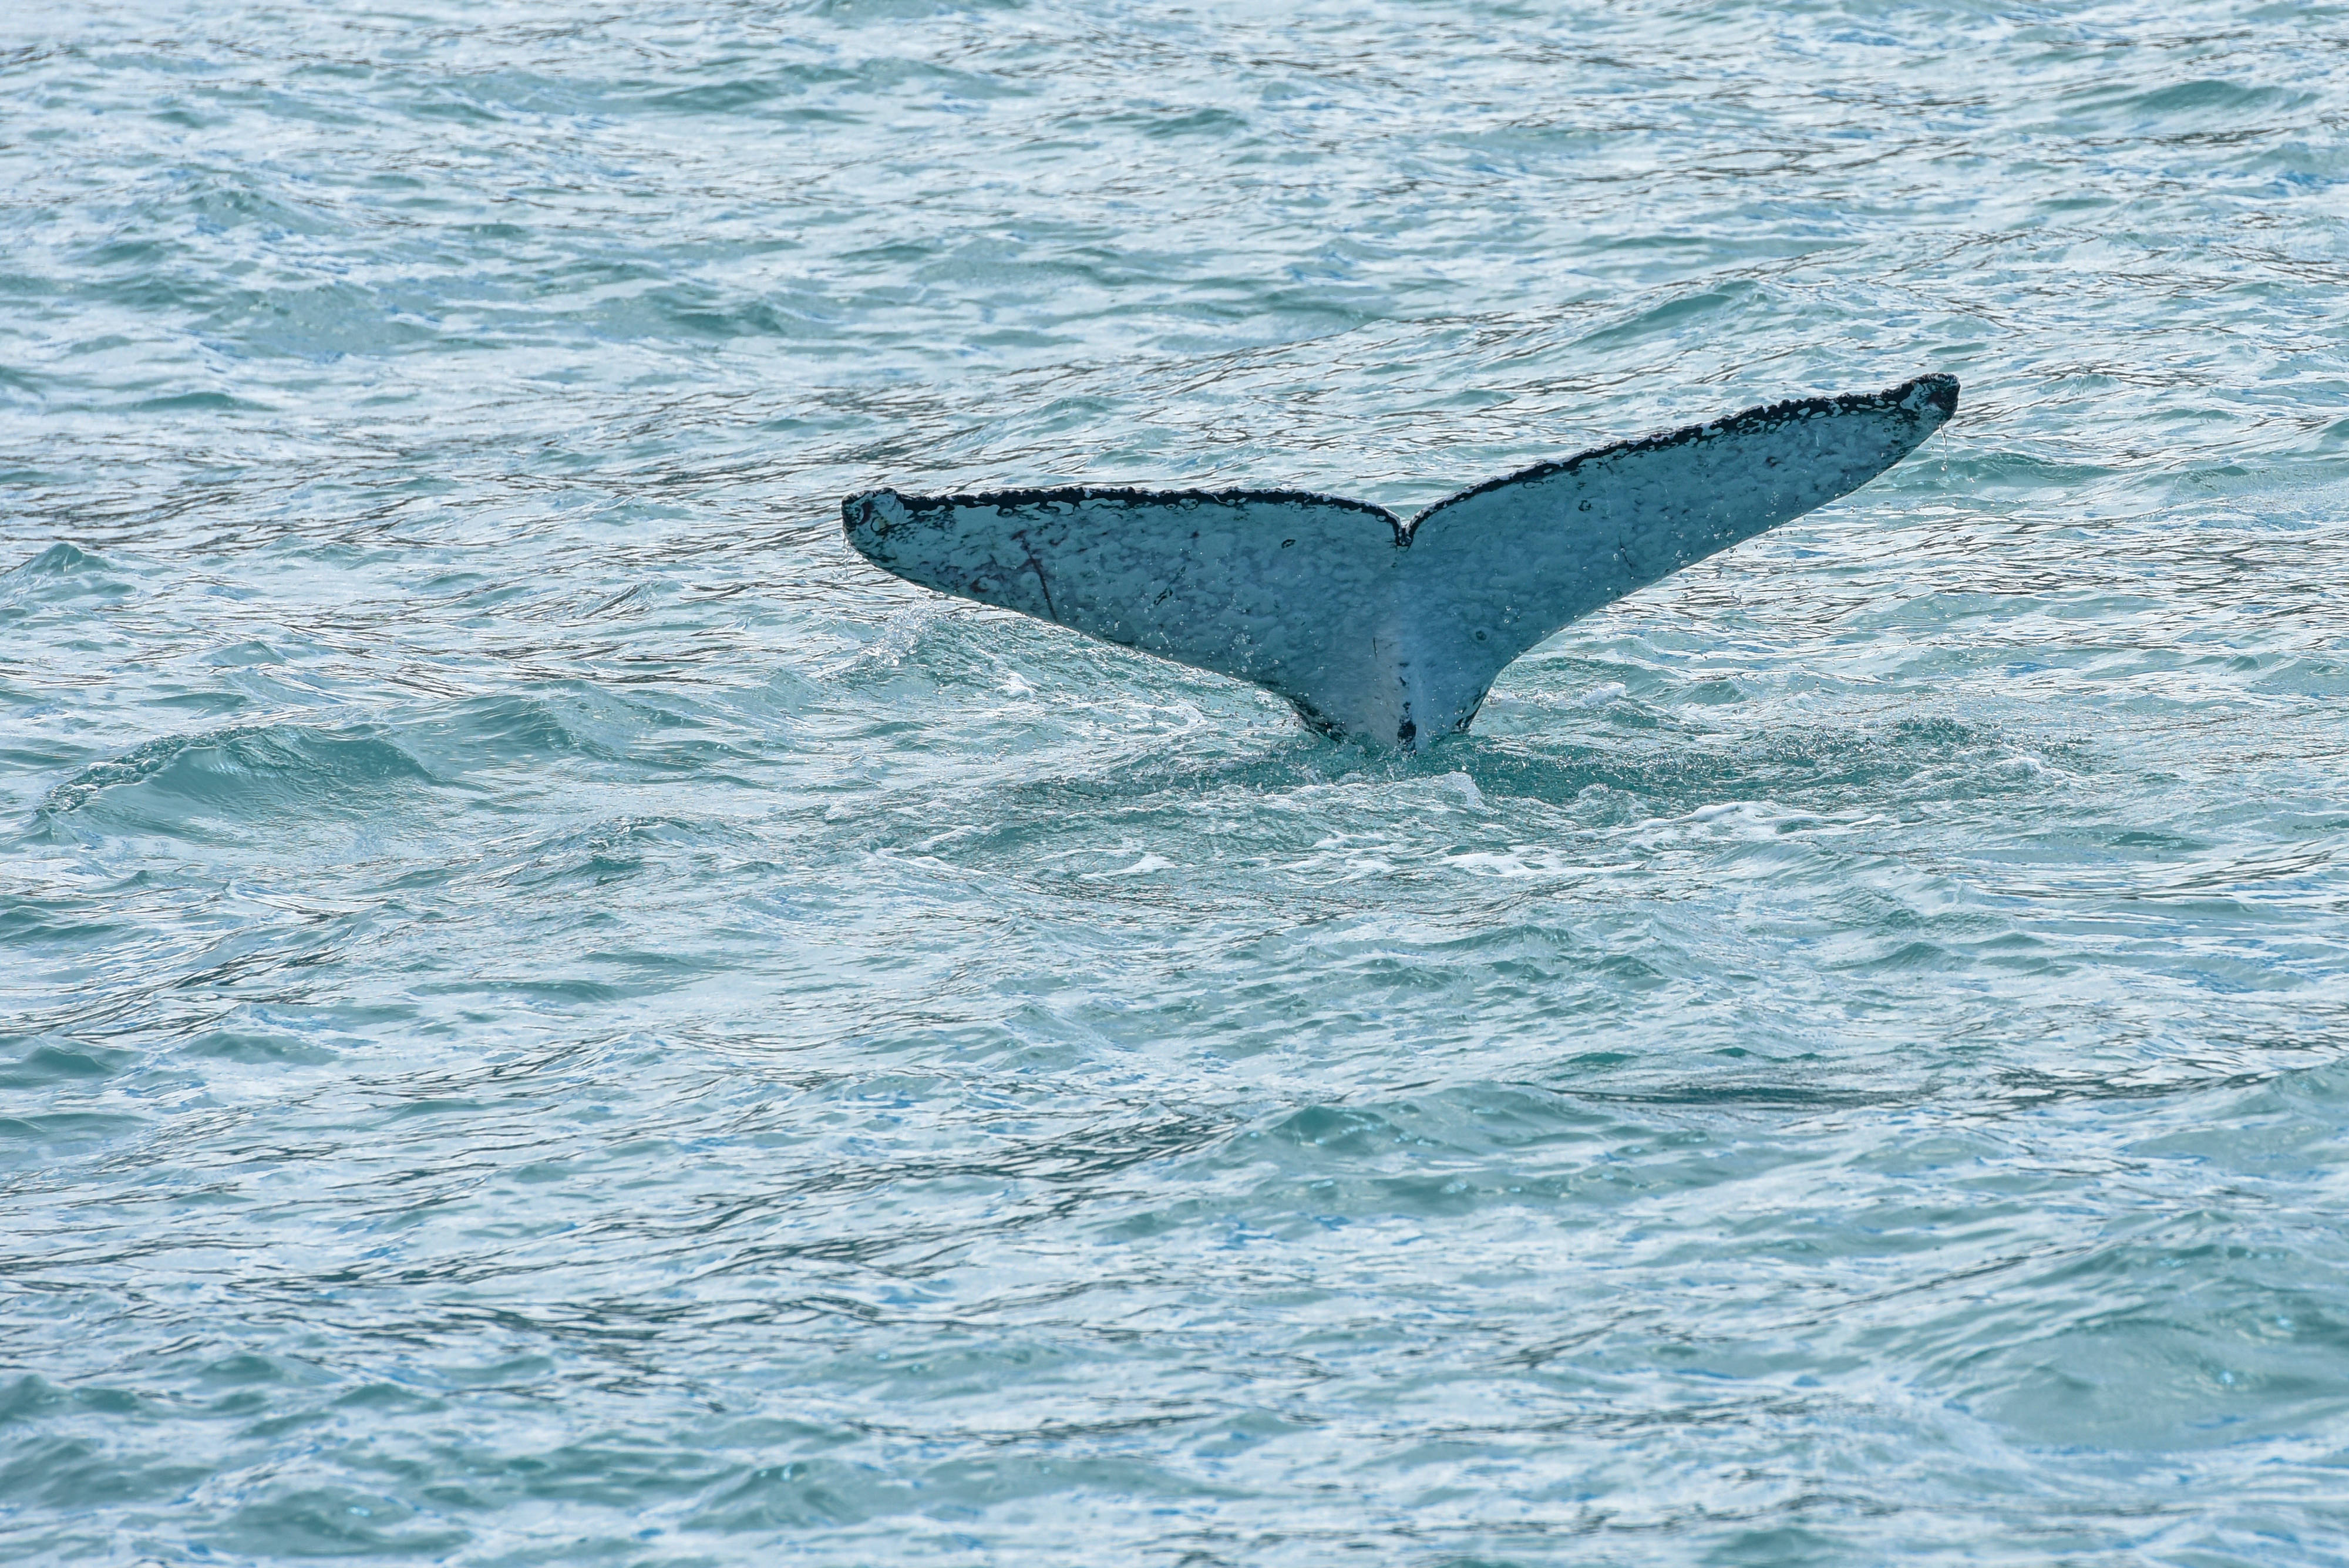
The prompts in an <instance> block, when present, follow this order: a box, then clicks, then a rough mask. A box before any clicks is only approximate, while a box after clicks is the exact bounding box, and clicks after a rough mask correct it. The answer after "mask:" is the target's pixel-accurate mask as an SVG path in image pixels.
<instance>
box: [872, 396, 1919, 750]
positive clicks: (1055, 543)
mask: <svg viewBox="0 0 2349 1568" xmlns="http://www.w3.org/2000/svg"><path fill="white" fill-rule="evenodd" d="M1957 405H1958V383H1957V381H1956V379H1954V378H1952V377H1949V376H1921V377H1919V378H1918V379H1915V380H1912V381H1908V382H1904V383H1903V384H1901V385H1900V386H1898V387H1894V388H1892V389H1889V390H1887V391H1883V392H1878V393H1872V394H1853V395H1847V396H1844V397H1838V398H1813V399H1804V400H1796V401H1792V402H1784V403H1775V404H1772V405H1770V406H1769V407H1766V408H1757V409H1749V410H1745V411H1744V413H1739V414H1733V415H1731V416H1729V417H1728V418H1726V419H1720V420H1715V421H1713V422H1711V423H1709V424H1702V425H1692V426H1690V427H1689V428H1687V429H1685V430H1679V431H1671V432H1669V433H1666V434H1661V435H1652V436H1646V437H1642V438H1640V439H1639V440H1636V441H1621V442H1619V443H1617V444H1616V445H1613V446H1608V447H1600V448H1599V449H1597V450H1595V451H1592V452H1583V453H1581V454H1580V455H1579V456H1576V457H1571V458H1568V459H1567V460H1565V461H1564V462H1545V463H1538V464H1536V465H1535V466H1533V467H1531V468H1526V469H1523V470H1520V471H1519V472H1516V473H1513V474H1509V475H1507V476H1506V477H1505V478H1501V479H1495V480H1492V481H1490V482H1488V483H1484V484H1479V485H1476V486H1475V487H1474V488H1472V489H1469V490H1464V491H1463V492H1461V493H1459V494H1457V495H1454V496H1451V497H1449V498H1448V499H1446V500H1444V501H1439V502H1437V503H1436V504H1434V505H1433V506H1430V507H1429V508H1427V509H1426V510H1425V511H1423V512H1422V513H1420V514H1418V515H1417V516H1416V517H1413V518H1412V519H1411V520H1410V521H1409V522H1405V521H1403V520H1402V519H1401V518H1399V517H1397V516H1395V514H1392V513H1391V512H1389V511H1387V510H1386V509H1385V508H1384V507H1381V506H1373V505H1371V504H1368V503H1365V502H1361V501H1349V500H1345V499H1343V498H1341V497H1339V496H1334V495H1321V494H1317V493H1312V492H1309V491H1296V490H1213V491H1200V490H1183V491H1157V490H1126V489H1108V488H1097V487H1092V486H1072V487H1068V488H1063V489H1053V490H1012V491H996V492H990V493H981V494H970V495H938V496H914V495H905V494H901V493H898V492H896V491H895V490H875V491H869V492H867V493H864V494H861V495H855V496H852V497H850V498H849V499H848V500H847V501H845V502H843V504H842V505H841V517H842V524H843V527H844V529H845V531H846V533H847V535H848V542H849V544H850V545H853V546H854V548H855V549H856V550H857V551H858V552H859V553H860V554H862V555H863V556H864V557H865V558H866V559H867V560H869V561H871V562H872V563H873V564H874V566H879V567H881V568H882V569H883V570H884V571H886V572H890V573H894V574H895V575H896V576H901V577H904V578H906V579H907V580H909V581H911V582H916V583H919V584H921V585H923V586H924V587H930V588H936V589H937V590H938V591H940V592H941V593H948V594H954V595H957V596H958V597H963V598H969V599H976V600H978V602H980V603H981V604H989V605H995V606H998V607H1001V608H1004V609H1015V610H1019V611H1021V612H1023V613H1025V614H1028V615H1032V616H1036V617H1039V618H1041V619H1044V620H1049V621H1053V622H1056V623H1058V624H1059V625H1061V626H1065V627H1069V628H1072V629H1074V630H1077V631H1081V632H1086V633H1089V634H1090V635H1092V636H1094V637H1098V638H1102V639H1106V640H1108V641H1111V642H1114V643H1118V644H1121V645H1123V646H1125V647H1129V648H1138V649H1143V651H1145V652H1149V653H1154V654H1157V655H1158V656H1160V657H1161V658H1164V659H1173V660H1174V661H1175V662H1176V663H1179V664H1187V665H1191V666H1194V667H1195V668H1197V669H1201V670H1214V671H1215V672H1216V673H1218V674H1222V675H1231V676H1236V677H1237V678H1238V679H1240V680H1250V681H1254V682H1255V683H1256V684H1257V685H1259V686H1263V687H1266V688H1268V689H1269V690H1271V691H1275V692H1277V693H1278V694H1279V695H1280V696H1282V697H1284V698H1287V699H1288V701H1289V702H1291V703H1292V704H1294V705H1295V707H1296V709H1297V711H1298V712H1299V713H1300V714H1301V715H1303V717H1304V719H1305V721H1306V722H1308V723H1309V724H1311V725H1312V726H1313V727H1314V728H1316V729H1318V730H1320V731H1322V732H1326V733H1330V734H1336V735H1345V736H1350V737H1354V738H1358V739H1361V740H1362V741H1365V742H1370V743H1371V744H1374V745H1387V746H1401V747H1404V748H1415V747H1418V746H1422V745H1425V744H1426V743H1428V742H1431V741H1433V740H1434V739H1435V738H1437V737H1438V736H1441V735H1444V734H1448V733H1451V732H1454V731H1456V730H1460V729H1464V728H1465V727H1466V725H1467V723H1468V722H1469V721H1470V720H1471V719H1473V718H1475V713H1476V709H1477V706H1478V705H1479V704H1480V703H1481V702H1483V701H1484V699H1485V691H1487V690H1488V689H1489V688H1490V687H1491V686H1492V684H1493V681H1494V680H1495V678H1496V677H1497V676H1498V675H1499V674H1500V672H1501V670H1503V669H1504V668H1505V667H1506V666H1507V665H1508V663H1509V662H1510V660H1512V659H1516V657H1517V656H1518V655H1519V654H1521V653H1523V652H1525V651H1526V649H1530V648H1532V647H1533V646H1534V645H1535V644H1536V643H1538V642H1540V641H1541V640H1542V639H1545V638H1547V637H1548V636H1549V635H1550V634H1551V633H1552V632H1554V631H1557V629H1558V628H1561V627H1563V626H1565V625H1567V624H1568V622H1570V621H1573V620H1576V619H1578V618H1581V617H1583V616H1586V615H1588V614H1589V613H1590V612H1591V611H1593V610H1596V609H1599V608H1601V607H1604V606H1606V605H1609V604H1612V603H1613V602H1614V601H1615V600H1617V599H1619V598H1621V597H1623V596H1624V595H1626V594H1629V593H1630V592H1632V591H1634V590H1635V589H1638V588H1640V587H1645V586H1646V585H1648V584H1650V583H1652V582H1655V581H1657V580H1658V579H1660V578H1661V577H1664V576H1669V575H1671V573H1673V572H1676V571H1678V570H1679V569H1680V568H1681V567H1682V566H1687V565H1689V564H1690V563H1692V562H1693V561H1699V560H1702V559H1703V558H1704V557H1705V556H1710V555H1713V553H1714V552H1716V551H1719V550H1724V549H1727V548H1728V547H1729V546H1730V545H1735V544H1737V543H1739V542H1741V541H1743V540H1745V539H1750V538H1752V537H1753V536H1754V535H1756V534H1760V533H1763V532H1764V531H1765V530H1768V529H1771V528H1775V527H1776V526H1777V525H1778V524H1781V523H1784V522H1786V521H1788V520H1789V519H1791V518H1794V517H1798V516H1800V515H1801V514H1804V513H1806V512H1808V511H1810V510H1811V509H1812V508H1814V507H1816V506H1819V505H1822V504H1825V503H1826V502H1829V501H1832V500H1834V499H1835V498H1836V497H1837V496H1839V495H1842V494H1845V493H1847V492H1850V491H1852V490H1856V489H1857V488H1858V487H1859V486H1861V485H1863V484H1865V483H1868V481H1869V480H1871V479H1873V478H1875V477H1876V476H1877V475H1878V474H1879V473H1881V472H1884V471H1885V470H1886V469H1888V468H1889V467H1891V466H1892V465H1893V464H1894V463H1896V462H1899V461H1900V459H1902V458H1903V457H1905V456H1907V455H1908V454H1909V452H1911V451H1913V450H1914V449H1915V448H1916V447H1917V445H1918V443H1920V441H1923V440H1924V439H1925V438H1926V437H1927V436H1929V435H1930V434H1931V433H1932V432H1933V431H1936V430H1938V429H1940V426H1941V425H1942V424H1944V423H1945V422H1947V421H1948V420H1949V419H1950V417H1951V415H1952V414H1953V413H1955V412H1956V411H1957Z"/></svg>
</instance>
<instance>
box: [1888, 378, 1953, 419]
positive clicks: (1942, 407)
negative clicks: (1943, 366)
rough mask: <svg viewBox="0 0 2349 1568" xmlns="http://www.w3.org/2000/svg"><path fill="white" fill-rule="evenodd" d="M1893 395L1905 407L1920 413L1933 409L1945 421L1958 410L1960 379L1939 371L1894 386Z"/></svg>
mask: <svg viewBox="0 0 2349 1568" xmlns="http://www.w3.org/2000/svg"><path fill="white" fill-rule="evenodd" d="M1892 395H1893V397H1894V398H1895V399H1897V400H1899V403H1900V406H1901V407H1903V408H1906V409H1913V410H1916V411H1917V412H1919V413H1920V414H1921V413H1923V412H1924V411H1925V410H1927V409H1933V410H1938V411H1939V412H1940V416H1941V419H1942V420H1944V421H1946V420H1949V419H1951V418H1954V417H1955V416H1956V414H1957V411H1958V379H1957V378H1956V377H1955V376H1947V375H1943V374H1941V373H1940V372H1939V371H1936V372H1935V373H1933V374H1932V375H1930V376H1920V377H1918V378H1917V379H1915V380H1913V381H1909V382H1905V383H1903V384H1902V385H1900V386H1898V387H1895V388H1893V389H1892Z"/></svg>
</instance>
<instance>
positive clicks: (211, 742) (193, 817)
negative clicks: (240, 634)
mask: <svg viewBox="0 0 2349 1568" xmlns="http://www.w3.org/2000/svg"><path fill="white" fill-rule="evenodd" d="M433 782H435V781H434V779H433V775H432V774H430V773H429V771H428V770H427V769H426V768H425V767H424V765H423V764H422V763H419V762H418V761H417V760H416V759H415V758H414V757H412V756H410V755H409V753H407V752H405V751H403V750H402V749H401V748H400V747H399V746H398V745H396V744H394V743H393V742H391V741H390V740H388V739H387V738H386V737H385V735H384V733H383V732H382V731H380V730H379V729H378V728H377V727H376V726H373V725H351V726H345V727H337V728H326V727H318V726H312V725H301V724H272V725H253V726H239V727H236V728H233V729H227V730H215V731H212V732H207V733H203V734H197V735H164V736H160V737H159V738H158V739H155V740H152V741H150V742H147V743H146V744H144V745H141V746H137V747H134V748H133V749H131V750H130V751H129V752H126V753H123V754H122V755H121V756H119V757H116V758H113V759H111V760H109V761H107V762H103V763H97V764H95V765H93V766H90V767H87V768H84V769H83V770H82V771H81V772H79V773H78V774H75V775H74V776H73V777H72V778H70V779H68V780H67V781H66V782H65V783H64V784H59V785H58V786H57V788H56V789H54V790H52V791H51V792H50V793H49V796H48V798H47V800H46V801H45V802H43V803H42V806H41V809H42V811H43V813H44V814H45V815H50V816H54V817H64V816H70V815H77V814H80V813H91V814H94V815H104V816H106V817H109V818H112V819H115V820H118V821H121V822H123V823H126V824H132V823H135V824H136V825H138V826H143V827H147V828H150V829H161V830H163V831H166V832H169V831H174V830H176V829H178V828H180V827H182V826H187V825H189V824H190V823H191V822H193V821H198V820H214V821H234V822H246V823H253V824H256V825H257V824H262V823H265V822H268V821H270V820H273V819H284V818H286V817H297V818H298V817H299V816H300V815H302V814H305V813H313V812H315V813H323V814H332V815H339V814H346V813H348V812H351V811H353V810H359V811H365V810H369V809H372V808H373V807H374V805H375V804H376V803H377V802H378V801H379V800H380V799H381V798H382V797H383V795H384V794H385V793H386V792H387V791H391V790H396V789H398V788H401V787H412V786H415V785H422V784H432V783H433Z"/></svg>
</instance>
